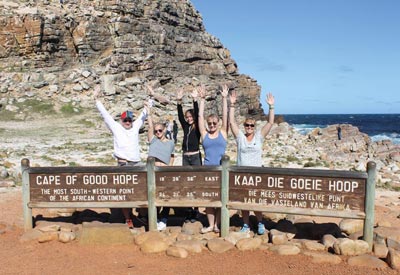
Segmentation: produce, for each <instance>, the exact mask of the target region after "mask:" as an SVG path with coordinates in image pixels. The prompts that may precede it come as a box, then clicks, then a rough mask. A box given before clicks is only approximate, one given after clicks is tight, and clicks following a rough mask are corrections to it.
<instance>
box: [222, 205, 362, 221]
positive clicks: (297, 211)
mask: <svg viewBox="0 0 400 275" xmlns="http://www.w3.org/2000/svg"><path fill="white" fill-rule="evenodd" d="M228 208H229V209H238V210H249V211H260V212H270V213H283V214H293V215H306V216H322V217H336V218H350V219H364V218H365V214H364V213H360V212H357V211H333V210H326V209H318V210H316V209H303V208H290V207H277V206H262V205H249V204H246V203H240V202H229V203H228Z"/></svg>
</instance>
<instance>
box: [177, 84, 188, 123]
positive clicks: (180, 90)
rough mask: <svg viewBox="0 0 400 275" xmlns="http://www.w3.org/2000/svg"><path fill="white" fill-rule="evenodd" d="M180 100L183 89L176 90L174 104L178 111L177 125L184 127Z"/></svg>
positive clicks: (184, 121)
mask: <svg viewBox="0 0 400 275" xmlns="http://www.w3.org/2000/svg"><path fill="white" fill-rule="evenodd" d="M182 98H183V89H182V88H180V89H179V90H178V93H177V94H176V102H177V105H176V106H177V109H178V119H179V123H180V124H181V126H182V127H183V125H185V123H186V120H185V115H184V114H183V109H182Z"/></svg>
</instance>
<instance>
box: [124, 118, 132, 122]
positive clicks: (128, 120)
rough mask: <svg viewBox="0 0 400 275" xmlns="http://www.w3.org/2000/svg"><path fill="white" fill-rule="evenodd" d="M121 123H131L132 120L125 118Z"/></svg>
mask: <svg viewBox="0 0 400 275" xmlns="http://www.w3.org/2000/svg"><path fill="white" fill-rule="evenodd" d="M123 122H132V119H129V118H125V119H124V120H123Z"/></svg>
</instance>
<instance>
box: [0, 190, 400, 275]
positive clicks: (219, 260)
mask: <svg viewBox="0 0 400 275" xmlns="http://www.w3.org/2000/svg"><path fill="white" fill-rule="evenodd" d="M399 196H400V193H396V192H389V191H378V192H377V203H376V221H377V222H380V221H382V222H383V221H386V222H387V221H389V222H390V223H391V225H392V226H396V227H399V228H400V219H399V218H397V216H398V215H399V214H400V204H399ZM36 211H37V210H36ZM22 225H23V218H22V202H21V189H20V188H11V189H6V190H5V191H4V190H3V191H1V192H0V231H3V233H2V234H0V274H4V275H5V274H7V275H8V274H18V275H23V274H26V275H36V274H37V275H39V274H40V275H45V274H60V275H67V274H68V275H69V274H81V275H85V274H88V275H89V274H99V275H101V274H126V275H129V274H132V275H133V274H141V275H147V274H152V275H153V274H193V275H197V274H213V275H217V274H240V275H241V274H251V275H256V274H279V275H285V274H308V275H310V274H349V275H355V274H360V275H363V274H400V272H399V271H396V270H393V269H391V268H385V269H380V270H377V269H371V268H360V267H352V266H349V265H348V264H347V263H346V257H342V259H343V262H342V263H341V264H338V265H330V264H313V263H311V262H310V258H308V257H307V256H305V255H301V254H300V255H297V256H279V255H277V254H274V253H273V252H270V251H267V250H257V251H251V252H249V251H246V252H241V251H238V250H233V251H230V252H227V253H223V254H215V253H212V252H207V251H204V252H202V253H201V254H192V255H190V256H189V257H188V258H186V259H177V258H173V257H170V256H166V255H165V254H164V253H160V254H144V253H142V252H141V251H140V250H139V248H138V247H137V246H136V245H134V244H132V245H118V246H93V245H92V246H87V245H79V244H78V243H76V242H72V243H68V244H63V243H61V242H56V241H53V242H49V243H43V244H39V243H37V242H28V243H21V242H20V241H19V238H20V236H21V235H22V234H23V228H22Z"/></svg>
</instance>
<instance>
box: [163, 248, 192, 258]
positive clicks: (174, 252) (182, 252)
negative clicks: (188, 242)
mask: <svg viewBox="0 0 400 275" xmlns="http://www.w3.org/2000/svg"><path fill="white" fill-rule="evenodd" d="M166 253H167V255H168V256H172V257H176V258H187V256H188V255H189V253H188V252H187V251H186V249H184V248H182V247H176V246H170V247H168V249H167V252H166Z"/></svg>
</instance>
